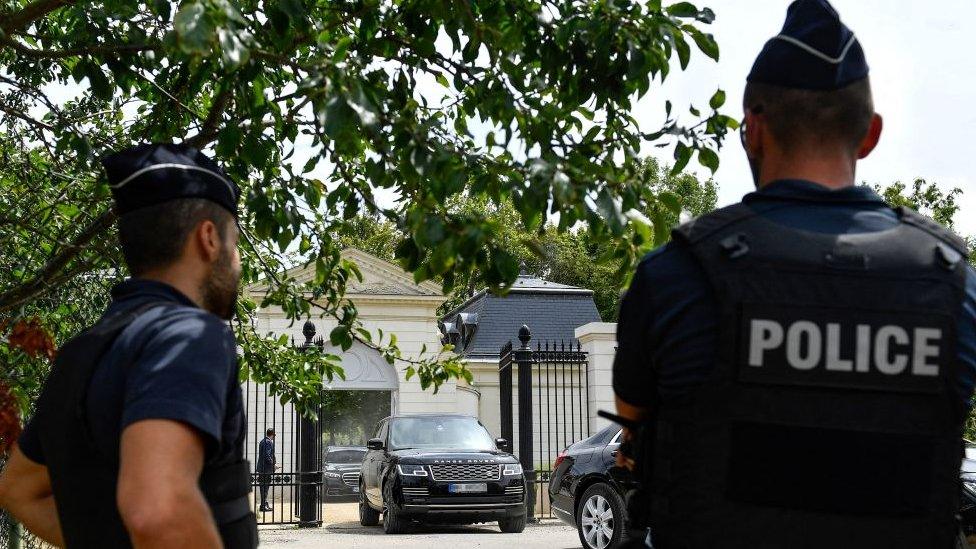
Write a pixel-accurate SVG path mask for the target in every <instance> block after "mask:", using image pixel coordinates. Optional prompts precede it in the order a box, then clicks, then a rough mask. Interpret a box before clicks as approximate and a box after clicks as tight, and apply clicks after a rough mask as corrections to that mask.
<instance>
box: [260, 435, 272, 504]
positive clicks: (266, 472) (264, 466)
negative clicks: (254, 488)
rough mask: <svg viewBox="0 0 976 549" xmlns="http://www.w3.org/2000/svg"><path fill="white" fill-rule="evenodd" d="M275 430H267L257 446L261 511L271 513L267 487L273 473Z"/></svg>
mask: <svg viewBox="0 0 976 549" xmlns="http://www.w3.org/2000/svg"><path fill="white" fill-rule="evenodd" d="M274 439H275V430H274V429H268V431H267V432H266V433H265V437H264V439H262V440H261V444H259V445H258V459H257V462H258V466H257V469H256V470H257V472H258V482H259V483H260V485H261V511H271V506H270V505H268V487H269V486H270V485H271V474H272V473H274V471H275V469H276V467H275V453H274Z"/></svg>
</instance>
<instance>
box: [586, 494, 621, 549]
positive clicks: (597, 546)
mask: <svg viewBox="0 0 976 549" xmlns="http://www.w3.org/2000/svg"><path fill="white" fill-rule="evenodd" d="M624 516H625V513H624V500H623V498H621V497H620V494H618V493H617V492H616V491H615V490H614V489H613V488H611V487H610V486H608V485H606V484H603V483H600V484H594V485H593V486H590V487H589V488H587V489H586V491H585V492H583V497H582V498H580V499H579V505H578V506H577V509H576V525H577V530H578V531H579V537H580V541H581V542H583V547H585V548H587V549H616V548H617V547H620V544H621V540H623V539H625V538H626V534H627V532H626V529H627V526H626V525H625V524H624Z"/></svg>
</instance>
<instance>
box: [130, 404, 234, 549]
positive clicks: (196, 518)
mask: <svg viewBox="0 0 976 549" xmlns="http://www.w3.org/2000/svg"><path fill="white" fill-rule="evenodd" d="M203 460H204V443H203V439H202V437H201V436H200V435H199V434H198V433H197V432H196V431H195V430H193V429H192V428H191V427H189V426H187V425H185V424H183V423H180V422H178V421H171V420H163V419H149V420H143V421H137V422H135V423H133V424H131V425H129V426H128V427H126V428H125V430H124V431H122V441H121V447H120V467H119V485H118V492H117V500H118V505H119V512H120V514H121V515H122V521H123V522H124V523H125V527H126V529H127V530H128V531H129V535H130V536H131V538H132V542H133V545H134V546H135V547H137V548H143V547H148V548H153V547H180V549H191V548H197V547H221V540H220V536H219V534H218V533H217V527H216V525H215V524H214V520H213V517H212V516H211V514H210V508H209V506H208V505H207V502H206V500H205V499H204V497H203V493H202V492H201V491H200V488H199V485H198V481H199V478H200V472H201V471H202V470H203Z"/></svg>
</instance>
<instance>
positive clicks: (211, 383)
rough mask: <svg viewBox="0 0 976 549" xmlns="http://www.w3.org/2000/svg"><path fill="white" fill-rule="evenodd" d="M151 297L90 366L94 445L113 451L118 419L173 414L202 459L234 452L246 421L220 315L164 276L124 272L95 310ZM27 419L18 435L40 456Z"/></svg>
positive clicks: (229, 457)
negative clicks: (201, 450) (193, 436)
mask: <svg viewBox="0 0 976 549" xmlns="http://www.w3.org/2000/svg"><path fill="white" fill-rule="evenodd" d="M150 302H152V303H158V306H153V307H151V308H149V309H148V310H147V311H145V312H143V313H142V314H141V315H139V316H138V317H137V318H136V319H135V320H134V321H133V322H132V323H131V324H130V325H129V326H128V327H126V328H125V329H124V330H123V331H122V332H121V333H120V334H119V336H118V338H117V339H116V340H115V341H114V342H113V343H112V345H111V347H110V348H109V351H108V352H107V353H106V354H105V356H103V357H102V359H101V361H100V362H99V364H98V365H97V366H96V368H95V371H94V374H93V376H92V380H91V384H90V385H89V389H88V399H87V402H86V411H87V414H88V418H87V419H88V423H89V425H90V426H91V430H92V438H93V439H94V442H95V445H96V447H97V448H98V449H99V450H100V451H103V452H104V453H105V455H106V456H113V457H114V458H116V459H117V456H118V452H119V440H120V438H121V434H122V431H123V430H125V428H126V427H128V426H129V425H132V424H133V423H136V422H138V421H142V420H147V419H167V420H173V421H179V422H181V423H184V424H186V425H188V426H190V427H192V428H193V429H194V430H195V431H197V432H198V433H199V434H200V435H201V436H202V438H203V440H204V441H205V448H206V460H207V462H208V463H217V464H220V463H228V462H232V461H237V460H239V459H241V457H242V455H243V440H244V432H245V429H246V423H245V421H244V409H243V399H242V396H241V388H240V384H239V382H238V379H237V376H238V367H237V357H236V348H237V346H236V344H235V341H234V335H233V333H232V332H231V330H230V328H229V326H228V325H227V323H226V322H224V321H222V320H220V319H219V318H218V317H216V316H214V315H212V314H210V313H208V312H206V311H204V310H203V309H200V308H198V307H197V306H196V305H194V303H193V302H192V301H191V300H190V299H189V298H187V297H186V296H185V295H183V294H182V293H180V292H179V291H177V290H176V289H175V288H173V287H171V286H168V285H166V284H163V283H160V282H155V281H149V280H140V279H131V280H127V281H125V282H123V283H121V284H119V285H118V286H116V287H115V288H113V290H112V303H111V305H110V306H109V308H108V309H107V310H106V311H105V313H104V315H103V318H107V317H110V316H114V315H116V314H119V313H124V312H127V311H132V310H134V309H135V308H137V307H142V306H145V305H146V304H147V303H150ZM34 431H35V430H34V428H33V427H32V425H31V424H30V423H28V425H27V427H26V428H25V429H24V432H23V433H22V435H21V437H20V439H19V441H18V443H19V445H20V448H21V451H22V452H24V454H25V455H26V456H27V457H28V458H30V459H31V460H33V461H35V462H38V463H44V455H43V451H42V449H41V445H40V442H39V438H38V434H37V433H36V432H34Z"/></svg>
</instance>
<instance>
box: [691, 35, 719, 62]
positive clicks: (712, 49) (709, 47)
mask: <svg viewBox="0 0 976 549" xmlns="http://www.w3.org/2000/svg"><path fill="white" fill-rule="evenodd" d="M690 34H691V38H692V39H693V40H694V41H695V44H696V45H698V49H699V50H701V52H702V53H704V54H705V55H707V56H708V57H710V58H712V59H714V60H715V61H718V57H719V51H718V42H716V41H715V37H714V36H712V35H711V34H706V33H703V32H701V31H699V30H698V29H694V30H693V31H691V32H690Z"/></svg>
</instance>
